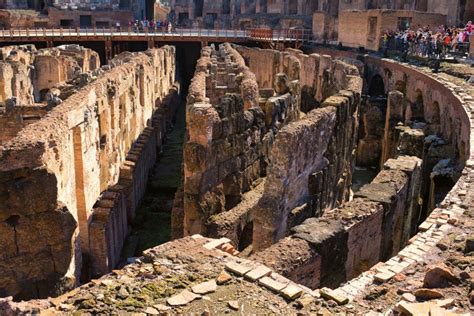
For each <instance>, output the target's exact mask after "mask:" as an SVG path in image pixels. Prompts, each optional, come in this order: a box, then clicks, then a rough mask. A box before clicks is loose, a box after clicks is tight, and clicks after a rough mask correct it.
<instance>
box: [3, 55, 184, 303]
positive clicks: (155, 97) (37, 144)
mask: <svg viewBox="0 0 474 316" xmlns="http://www.w3.org/2000/svg"><path fill="white" fill-rule="evenodd" d="M174 61H175V49H174V48H173V47H168V46H166V47H163V48H160V49H155V50H149V51H147V52H146V53H137V54H126V55H123V56H119V57H117V59H116V60H115V61H114V67H111V68H110V70H108V71H105V72H104V73H103V74H102V75H100V76H99V77H98V78H97V79H96V80H95V81H93V82H92V83H91V84H89V85H87V86H85V87H84V88H82V89H80V90H79V91H77V92H76V93H75V94H73V95H72V96H70V97H69V98H68V99H67V100H66V101H64V102H63V103H62V104H60V105H58V106H56V107H55V108H54V109H52V110H51V112H50V113H49V115H47V116H46V117H44V118H42V119H41V120H39V121H38V122H35V123H34V124H30V125H28V126H27V127H25V128H24V129H23V130H22V131H20V132H19V134H18V135H17V136H16V137H15V138H13V139H11V140H10V141H8V142H7V143H6V144H5V145H4V146H3V147H2V148H0V173H1V176H0V196H1V197H2V198H1V200H2V203H1V205H0V214H1V217H0V223H1V225H0V227H2V230H3V232H2V233H1V236H2V238H3V241H2V243H0V247H2V251H0V262H1V263H0V275H1V276H2V282H1V283H0V284H1V288H0V294H1V295H2V296H5V295H14V296H16V297H18V298H32V297H44V296H48V295H54V294H57V293H58V292H61V291H62V290H64V289H67V288H71V287H72V286H74V285H76V284H77V282H78V278H79V275H80V269H81V261H82V260H81V258H82V256H87V255H90V254H91V250H90V249H91V245H95V244H96V243H98V242H100V240H97V239H96V238H95V235H91V236H90V235H89V233H90V232H89V229H90V223H91V221H93V214H94V213H93V212H94V207H95V205H96V202H97V200H99V199H100V198H101V194H102V193H103V192H104V191H106V190H108V189H109V188H110V190H112V191H113V190H114V189H117V190H118V191H120V188H118V187H114V185H115V184H117V183H118V182H119V180H120V179H121V178H122V177H127V176H131V178H132V180H133V181H132V182H129V183H128V185H129V186H128V187H127V186H125V185H123V184H122V183H119V185H121V186H123V188H124V190H123V191H120V192H118V193H120V194H123V195H124V197H123V198H122V197H120V196H116V195H114V194H110V193H107V194H105V193H104V197H103V198H102V199H101V201H100V202H98V204H97V207H98V206H99V205H101V206H104V208H105V207H107V206H108V205H110V204H109V202H102V200H107V199H109V200H111V201H117V202H116V203H117V205H119V206H117V208H118V209H120V211H117V212H111V213H112V214H116V213H120V212H122V213H123V202H124V201H125V204H126V207H127V214H128V215H127V220H128V219H130V218H133V212H132V211H130V210H129V203H131V202H130V200H133V203H138V200H139V199H140V193H141V194H142V193H143V187H144V180H145V179H146V172H147V170H149V168H150V164H151V163H152V162H151V161H150V159H149V158H147V157H143V156H142V155H146V154H148V153H150V154H152V153H153V149H152V148H151V147H153V146H155V144H157V143H159V141H158V138H159V137H160V136H159V135H162V131H163V127H162V126H161V127H160V124H155V123H153V120H155V119H157V118H156V117H154V116H153V114H154V113H155V112H156V110H157V108H158V109H159V108H160V107H161V106H162V101H163V100H164V99H165V98H166V97H167V96H168V95H169V94H175V93H176V92H177V87H176V86H175V85H174V80H175V66H174V65H175V64H174ZM161 117H162V120H163V122H164V121H166V119H169V116H166V115H165V116H163V115H161ZM158 120H160V119H158ZM162 125H163V124H162ZM150 129H154V130H155V132H151V130H150ZM141 135H142V136H141ZM154 137H156V138H155V141H153V142H152V143H151V146H150V145H148V142H147V140H149V139H153V138H154ZM144 143H145V144H144ZM155 148H156V147H155ZM152 157H153V156H152ZM143 160H146V162H143V163H142V162H141V161H143ZM137 170H138V172H139V173H140V175H139V176H136V173H137ZM130 192H138V193H139V194H135V193H133V194H131V193H130ZM130 196H133V198H130ZM124 199H125V200H124ZM113 203H115V202H113ZM135 205H136V204H135ZM111 216H112V217H113V221H117V219H116V218H115V215H111ZM117 216H118V215H117ZM102 218H104V217H102ZM105 218H107V216H105ZM118 219H120V221H122V226H121V227H122V230H121V233H120V234H122V235H123V234H126V232H124V231H123V229H124V228H125V225H124V224H123V221H124V220H125V219H124V216H121V217H120V216H118ZM106 221H107V219H106ZM77 228H79V229H77ZM114 233H115V234H117V235H115V236H114V242H115V241H116V242H117V243H120V241H121V240H123V238H124V237H123V236H120V235H118V230H116V231H114ZM78 235H79V238H77V237H78ZM107 236H109V235H107V234H105V235H102V236H101V238H106V237H107ZM90 237H91V238H90ZM109 246H110V247H116V246H115V245H114V244H111V245H109ZM115 249H116V248H115ZM37 258H43V259H42V261H41V262H40V263H38V260H37ZM103 258H104V260H109V259H108V258H107V257H105V256H104V257H103ZM114 263H115V262H113V260H112V262H109V263H108V264H109V266H108V267H107V268H110V267H111V266H112V265H113V264H114Z"/></svg>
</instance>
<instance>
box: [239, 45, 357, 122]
mask: <svg viewBox="0 0 474 316" xmlns="http://www.w3.org/2000/svg"><path fill="white" fill-rule="evenodd" d="M237 50H238V51H239V52H240V54H241V55H242V56H243V58H244V59H245V61H246V63H247V64H248V65H249V68H250V70H251V71H252V72H253V73H254V74H255V76H256V78H257V82H258V85H259V87H260V88H271V87H272V85H273V82H274V81H275V76H276V75H277V74H278V73H282V72H284V73H287V74H288V77H289V79H290V80H299V81H300V89H301V110H302V111H303V112H305V113H306V112H309V111H310V110H312V109H314V108H317V107H318V106H319V105H320V104H321V103H322V102H323V101H324V100H325V99H326V98H328V97H329V96H331V95H333V94H336V93H338V92H339V90H342V89H345V88H346V87H347V86H352V85H354V84H357V83H358V78H359V71H358V69H357V68H356V67H355V66H354V65H353V64H352V63H356V62H355V61H354V62H352V61H350V60H346V61H342V60H335V59H332V58H331V57H330V56H327V55H318V54H311V55H306V54H303V53H302V52H301V51H299V50H292V49H289V50H286V51H284V52H280V51H276V50H269V49H253V48H247V47H243V46H239V47H238V48H237ZM351 81H353V83H352V82H351ZM361 87H362V86H360V88H361Z"/></svg>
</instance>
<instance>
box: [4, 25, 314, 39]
mask: <svg viewBox="0 0 474 316" xmlns="http://www.w3.org/2000/svg"><path fill="white" fill-rule="evenodd" d="M71 37H77V38H80V37H110V38H120V37H122V38H123V37H129V38H142V37H143V38H147V37H158V38H159V37H163V38H169V37H175V38H176V37H178V38H203V39H206V38H219V39H236V40H261V41H309V40H310V39H311V31H309V30H303V29H301V30H299V29H281V30H271V29H256V28H249V29H245V30H237V29H202V28H199V29H187V28H173V29H171V30H169V29H168V28H165V27H154V28H136V27H124V28H97V27H92V28H79V27H77V28H33V29H28V28H27V29H16V28H10V29H1V30H0V39H3V40H14V39H20V38H21V39H23V38H27V39H35V38H36V39H43V38H51V39H52V38H59V39H60V38H71Z"/></svg>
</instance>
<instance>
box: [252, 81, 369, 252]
mask: <svg viewBox="0 0 474 316" xmlns="http://www.w3.org/2000/svg"><path fill="white" fill-rule="evenodd" d="M359 80H360V84H359V85H358V87H359V89H360V87H361V86H362V83H361V82H362V79H361V78H359ZM359 103H360V90H359V91H358V92H357V91H341V92H340V94H338V95H337V96H332V97H329V98H328V99H326V100H325V101H324V102H323V104H322V105H321V108H318V109H315V110H312V111H311V112H309V113H308V114H307V115H306V116H305V117H304V118H303V119H302V120H300V121H298V122H295V123H291V124H290V125H288V126H287V127H284V128H283V129H282V130H281V131H280V132H279V133H278V134H277V137H276V140H275V143H274V146H273V147H272V151H271V154H270V165H269V167H268V169H267V180H266V183H265V190H264V192H263V196H262V198H261V199H260V201H259V203H258V205H257V206H256V207H255V208H254V210H253V218H254V230H253V231H254V233H253V249H254V251H259V250H262V249H265V248H266V247H269V246H271V245H272V244H274V243H276V242H277V241H278V240H280V239H281V238H283V237H285V236H286V235H287V234H288V232H289V229H290V228H291V227H293V226H295V225H298V224H299V223H301V222H302V221H303V220H305V219H306V218H309V217H312V216H320V215H321V214H322V213H323V212H324V211H325V210H328V209H332V208H334V207H336V206H337V205H339V204H340V203H342V202H344V201H346V200H347V199H348V198H349V188H350V185H351V183H352V177H351V176H352V169H353V167H354V159H353V158H354V155H353V151H354V149H355V145H356V138H355V135H356V133H355V131H356V130H357V127H358V106H359ZM290 183H291V185H289V184H290Z"/></svg>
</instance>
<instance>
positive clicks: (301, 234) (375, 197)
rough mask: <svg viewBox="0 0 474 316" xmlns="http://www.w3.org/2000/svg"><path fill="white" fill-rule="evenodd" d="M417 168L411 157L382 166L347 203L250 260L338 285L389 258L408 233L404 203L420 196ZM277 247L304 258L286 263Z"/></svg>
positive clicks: (310, 281)
mask: <svg viewBox="0 0 474 316" xmlns="http://www.w3.org/2000/svg"><path fill="white" fill-rule="evenodd" d="M420 167H421V160H420V159H418V158H416V157H402V158H399V159H398V160H394V161H393V162H387V165H386V170H383V171H381V172H380V173H379V174H378V175H377V177H376V178H375V179H374V181H373V182H372V183H371V184H368V185H366V186H364V187H363V188H362V190H361V191H360V192H359V193H357V194H356V195H355V198H354V199H353V200H352V201H350V202H347V203H344V204H342V205H341V206H340V207H337V208H334V209H331V210H328V211H326V212H324V213H323V214H322V215H321V216H320V217H313V218H310V219H307V220H306V221H305V222H304V223H303V224H301V225H299V226H296V227H294V228H293V229H292V230H291V232H292V234H291V236H290V237H287V238H285V239H282V240H281V241H280V242H278V243H276V244H275V245H273V246H271V247H269V248H267V249H266V250H264V251H262V252H257V253H255V254H254V255H253V256H252V258H253V259H255V260H257V261H259V262H262V263H264V264H266V265H268V266H269V267H271V268H272V269H275V270H276V271H278V272H279V273H282V274H283V275H284V276H286V277H288V278H290V279H291V280H293V281H295V282H298V283H300V284H303V285H305V286H308V287H310V288H317V287H325V286H327V287H337V286H338V285H339V284H341V283H343V282H345V281H346V280H350V279H352V278H353V277H356V276H358V275H359V274H360V273H362V272H364V271H365V270H367V269H368V268H370V267H372V266H373V265H375V264H377V263H378V262H379V261H383V260H388V259H389V258H390V257H391V256H392V255H394V254H396V253H397V252H398V251H399V250H400V249H401V248H402V246H403V245H404V244H405V243H406V242H407V240H408V239H407V238H406V236H410V228H411V227H409V226H405V225H404V224H405V223H406V220H407V219H408V218H410V219H411V216H412V213H410V211H409V209H410V207H409V205H412V203H413V200H414V199H416V198H418V197H419V191H417V188H418V189H419V185H418V183H419V181H420V180H421V179H420V178H419V177H417V176H419V175H420V172H419V169H420ZM302 240H304V241H306V243H302ZM282 247H284V248H286V249H294V250H293V251H294V252H298V251H300V252H302V254H301V255H300V257H301V258H306V259H304V260H302V261H301V262H299V264H295V265H293V264H290V261H291V260H294V259H290V256H281V255H280V253H281V252H282V250H281V249H282ZM289 267H293V268H289ZM301 271H304V272H305V273H301Z"/></svg>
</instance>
